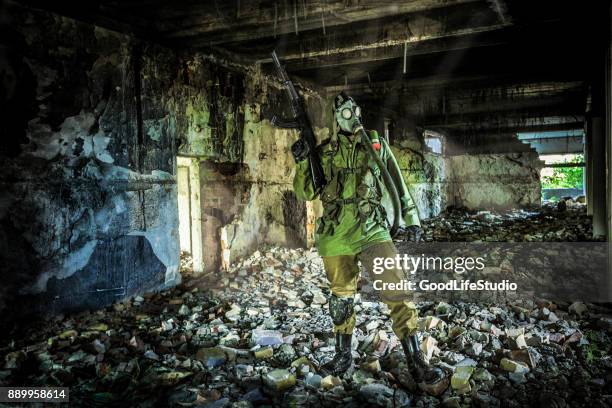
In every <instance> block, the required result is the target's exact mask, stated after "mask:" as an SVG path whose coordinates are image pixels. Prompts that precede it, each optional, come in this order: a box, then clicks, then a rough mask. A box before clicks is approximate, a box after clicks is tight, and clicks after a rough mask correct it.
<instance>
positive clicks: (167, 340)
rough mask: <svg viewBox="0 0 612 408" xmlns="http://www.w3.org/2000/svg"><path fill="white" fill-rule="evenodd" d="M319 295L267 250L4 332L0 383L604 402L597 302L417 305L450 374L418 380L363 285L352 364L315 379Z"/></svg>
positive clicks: (212, 394) (99, 393) (118, 392)
mask: <svg viewBox="0 0 612 408" xmlns="http://www.w3.org/2000/svg"><path fill="white" fill-rule="evenodd" d="M571 211H572V209H571V208H568V209H567V210H566V212H565V214H569V213H571ZM481 219H483V220H489V219H492V220H493V221H492V222H494V221H496V220H498V218H497V216H495V215H491V217H488V216H487V217H483V216H482V215H481V216H479V218H474V220H473V222H474V223H476V222H481ZM329 294H330V293H329V288H328V285H327V282H326V279H325V274H324V272H323V266H322V262H321V260H320V258H319V257H318V256H317V253H316V252H315V251H305V250H289V249H281V248H268V249H266V250H262V251H261V252H257V253H255V254H253V255H252V256H251V257H249V258H246V259H244V260H242V261H241V262H238V263H236V264H234V265H231V266H230V269H229V271H227V272H225V273H223V274H222V275H220V276H218V277H214V278H211V277H210V276H208V277H197V276H191V277H189V276H186V277H185V279H184V282H183V284H182V285H181V286H180V287H176V288H173V289H171V290H168V291H165V292H161V293H156V294H153V295H147V296H146V297H144V298H134V299H132V300H131V301H125V302H123V303H120V304H118V305H120V306H118V305H114V306H112V307H109V308H107V309H105V310H102V311H98V312H95V313H83V314H79V315H75V316H72V317H57V318H54V319H52V320H50V321H49V322H48V324H46V325H45V326H40V327H37V328H36V330H32V331H31V332H30V333H29V334H28V335H27V336H13V338H15V339H18V338H19V339H24V340H19V341H18V340H15V341H11V342H8V341H7V342H6V343H3V344H1V345H0V350H2V352H3V356H4V358H3V361H4V365H3V367H2V370H3V371H0V386H11V385H23V384H45V385H48V386H70V387H71V396H70V398H71V400H72V401H73V402H74V403H75V404H76V405H79V404H81V405H87V404H89V403H90V402H91V401H96V403H98V404H102V405H107V406H110V405H117V404H127V405H131V406H136V405H142V404H145V405H155V404H157V405H163V406H177V407H178V406H188V405H193V406H206V407H213V406H215V407H222V406H227V407H229V406H231V407H242V406H245V407H247V406H255V405H256V406H261V405H268V406H287V405H294V406H313V405H314V406H379V407H397V406H408V405H411V404H412V405H411V406H422V407H427V406H445V407H463V406H472V405H473V406H500V401H508V400H512V401H514V405H512V406H528V405H532V404H533V402H534V401H539V398H540V397H541V395H544V394H546V393H548V394H551V395H560V396H562V398H563V399H565V400H566V401H569V402H571V404H570V406H587V405H595V406H606V405H605V404H607V402H605V401H607V400H606V397H605V395H606V394H609V389H610V386H611V385H612V375H611V370H612V360H610V358H609V352H610V347H611V344H612V342H611V341H610V340H611V339H610V337H611V334H610V332H609V331H607V330H606V329H609V328H610V327H612V323H610V322H612V319H610V317H608V316H607V315H605V314H602V310H603V309H601V307H599V306H596V305H592V304H585V303H580V302H575V303H572V304H569V303H567V304H555V303H553V302H549V301H540V300H538V301H531V300H529V301H527V300H525V301H522V302H520V303H507V304H499V303H498V304H495V305H486V304H475V303H465V302H452V304H451V303H443V302H421V303H418V304H417V307H418V308H419V311H420V315H421V316H422V319H421V321H420V324H421V325H422V327H423V329H425V331H424V332H423V333H421V336H420V339H419V342H420V345H421V348H422V350H423V352H424V354H425V356H426V357H427V358H428V359H429V360H430V362H432V363H434V364H437V365H439V366H441V367H442V368H444V369H445V370H446V371H448V372H449V373H451V376H449V378H447V379H446V380H445V381H444V382H441V383H438V384H435V385H427V384H424V383H421V384H416V383H415V382H414V379H413V378H412V377H411V375H410V372H409V370H408V368H407V367H406V360H405V357H404V354H403V351H402V349H401V346H400V344H399V340H398V339H397V337H396V336H395V335H394V334H393V331H392V329H391V321H390V319H389V317H388V310H387V308H386V307H385V306H384V304H382V303H380V302H379V301H378V300H377V299H376V298H369V297H366V295H363V297H362V295H358V296H357V297H356V299H355V308H356V309H357V310H358V314H357V316H358V317H357V328H356V331H355V336H354V344H353V356H354V358H355V367H356V369H355V370H354V371H353V372H352V373H351V374H349V375H346V376H341V377H333V376H324V375H323V374H322V373H321V372H320V370H319V367H320V365H321V364H322V363H324V362H325V361H327V360H328V359H330V358H331V357H332V356H333V354H334V350H335V342H334V338H333V335H332V333H331V331H332V322H331V319H330V317H329V316H328V311H327V307H326V302H327V297H328V296H329ZM553 313H554V314H555V315H556V317H557V320H555V321H552V320H551V319H550V316H551V314H553ZM573 319H578V320H573ZM602 322H603V323H602ZM600 326H601V327H602V330H600V331H597V330H595V328H597V327H600ZM81 328H84V329H81ZM16 379H19V384H16V383H13V382H14V381H17V380H16ZM136 390H138V392H136ZM147 400H149V401H148V402H146V401H147Z"/></svg>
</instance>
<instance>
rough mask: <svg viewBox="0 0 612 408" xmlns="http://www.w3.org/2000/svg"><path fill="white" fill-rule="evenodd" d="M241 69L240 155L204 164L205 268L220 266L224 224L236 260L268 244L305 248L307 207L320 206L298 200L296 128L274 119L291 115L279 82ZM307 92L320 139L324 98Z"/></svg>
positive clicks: (325, 130)
mask: <svg viewBox="0 0 612 408" xmlns="http://www.w3.org/2000/svg"><path fill="white" fill-rule="evenodd" d="M239 69H243V70H246V71H245V82H244V86H245V91H246V93H245V96H244V101H243V103H242V104H241V105H240V112H241V118H242V121H243V131H242V135H243V138H242V139H241V143H242V145H241V147H240V151H241V152H242V158H241V160H240V161H238V160H228V161H225V162H218V161H217V162H211V161H202V162H201V175H202V183H201V185H202V193H201V196H202V199H203V208H202V211H203V214H204V215H203V230H202V231H203V237H204V247H205V248H206V250H205V255H204V269H205V270H216V269H217V268H218V267H219V263H220V251H221V247H220V241H219V237H220V229H221V228H222V227H224V226H225V228H226V229H227V232H228V241H229V249H230V260H232V261H233V260H235V259H237V258H240V257H242V256H245V255H247V254H249V253H251V252H253V251H254V250H256V249H257V248H258V247H260V246H261V245H265V244H275V245H286V246H289V247H303V246H306V245H307V244H308V239H309V234H310V232H309V229H308V225H309V224H308V220H307V218H306V215H307V211H306V209H307V208H308V207H312V206H313V205H316V204H313V203H305V202H303V201H299V200H297V198H296V196H295V193H294V192H293V185H292V182H293V175H294V172H295V163H294V160H293V157H292V155H291V153H290V147H291V144H293V143H294V142H295V141H296V140H297V137H298V134H297V132H296V131H294V130H284V129H278V128H275V127H273V126H272V125H271V123H270V119H271V118H272V116H274V115H279V116H289V112H287V103H286V99H285V95H284V93H283V90H282V89H281V88H280V84H278V83H276V82H274V79H273V78H266V77H264V76H263V75H262V74H261V72H259V71H258V70H257V68H251V69H248V68H244V67H242V68H239ZM304 95H305V102H306V105H307V109H308V113H309V116H310V119H311V121H312V124H313V126H314V129H315V132H316V134H317V137H318V138H319V139H320V140H322V139H324V138H326V137H327V136H328V134H329V130H328V126H326V125H327V123H328V120H329V118H328V117H325V115H324V113H323V112H324V111H325V110H324V106H325V102H324V100H323V99H322V98H321V97H320V96H318V94H317V93H316V92H312V91H309V90H304ZM236 150H238V149H236ZM311 221H312V220H311Z"/></svg>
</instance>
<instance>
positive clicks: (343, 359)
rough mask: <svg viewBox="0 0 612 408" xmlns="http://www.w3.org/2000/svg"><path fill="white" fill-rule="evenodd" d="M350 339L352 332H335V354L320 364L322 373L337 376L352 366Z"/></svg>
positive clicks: (351, 338)
mask: <svg viewBox="0 0 612 408" xmlns="http://www.w3.org/2000/svg"><path fill="white" fill-rule="evenodd" d="M352 340H353V335H352V334H340V333H336V355H335V356H334V358H332V359H331V360H330V361H328V362H327V363H325V364H323V365H322V366H321V371H322V372H323V373H325V374H327V375H333V376H336V377H338V376H341V375H342V374H344V373H346V372H347V371H349V369H351V368H352V367H353V354H352V352H351V342H352Z"/></svg>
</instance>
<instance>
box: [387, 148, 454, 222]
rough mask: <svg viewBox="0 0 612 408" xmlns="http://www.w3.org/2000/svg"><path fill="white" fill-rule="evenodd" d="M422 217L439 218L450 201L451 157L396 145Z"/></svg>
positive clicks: (397, 154) (398, 160) (395, 150)
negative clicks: (449, 160)
mask: <svg viewBox="0 0 612 408" xmlns="http://www.w3.org/2000/svg"><path fill="white" fill-rule="evenodd" d="M392 149H393V152H394V155H395V158H396V159H397V162H398V164H399V166H400V170H401V172H402V175H403V176H404V180H405V181H406V185H407V187H408V189H409V190H410V193H411V195H412V198H413V200H414V201H415V204H416V206H417V208H418V211H419V216H420V217H421V219H425V218H429V217H435V216H436V215H438V214H439V213H440V212H441V211H443V210H444V209H445V208H446V207H447V205H448V202H449V197H448V181H447V178H448V174H449V168H448V163H447V159H446V158H445V157H444V156H441V155H437V154H433V153H428V152H424V153H423V152H419V151H418V150H414V149H412V148H408V147H402V145H401V144H400V145H399V146H393V147H392Z"/></svg>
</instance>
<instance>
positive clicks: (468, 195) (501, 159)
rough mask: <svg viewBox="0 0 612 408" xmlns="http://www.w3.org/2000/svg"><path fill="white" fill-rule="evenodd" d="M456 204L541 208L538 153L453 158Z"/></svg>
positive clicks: (452, 178)
mask: <svg viewBox="0 0 612 408" xmlns="http://www.w3.org/2000/svg"><path fill="white" fill-rule="evenodd" d="M449 163H450V174H451V181H450V190H449V191H450V194H451V195H452V199H453V204H454V205H455V206H457V207H466V208H469V209H508V208H517V207H518V208H522V207H529V206H534V205H540V200H541V191H540V190H541V185H540V169H541V168H542V165H543V162H542V161H540V159H539V157H538V154H537V153H536V152H528V153H509V154H481V155H470V154H466V155H459V156H450V157H449Z"/></svg>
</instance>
